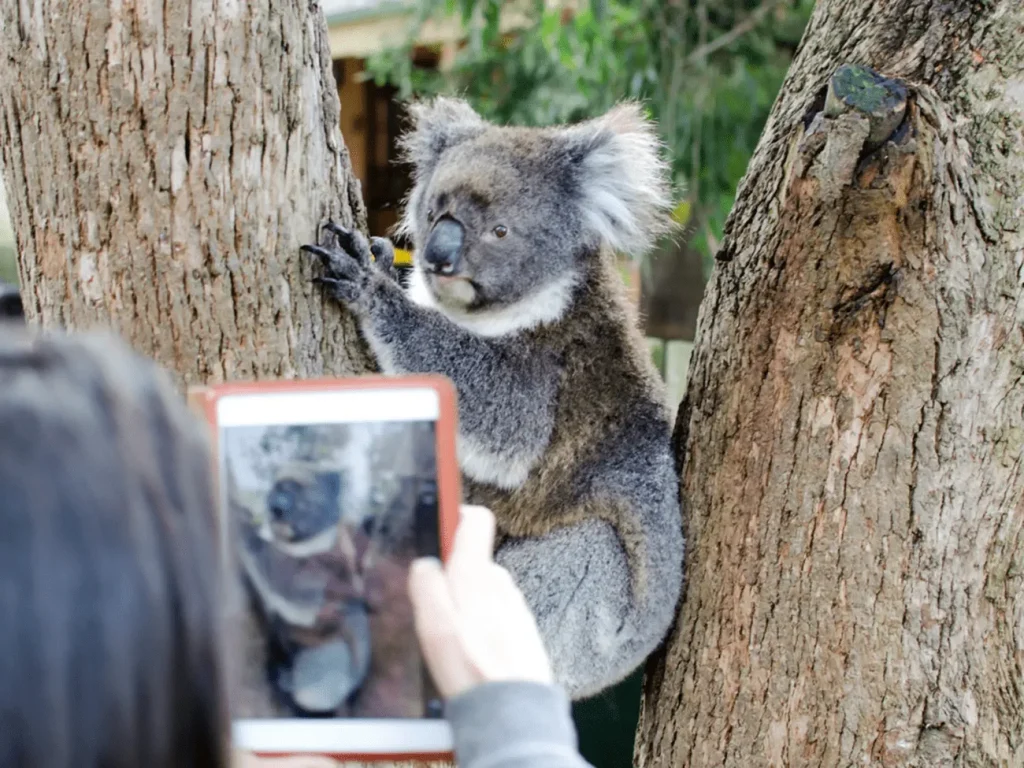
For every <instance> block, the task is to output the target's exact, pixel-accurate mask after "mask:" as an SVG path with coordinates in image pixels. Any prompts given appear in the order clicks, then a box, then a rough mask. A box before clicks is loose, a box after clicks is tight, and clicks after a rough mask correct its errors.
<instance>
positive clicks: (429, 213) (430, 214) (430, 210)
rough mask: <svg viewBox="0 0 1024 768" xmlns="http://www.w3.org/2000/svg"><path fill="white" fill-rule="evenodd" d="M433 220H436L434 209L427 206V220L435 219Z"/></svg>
mask: <svg viewBox="0 0 1024 768" xmlns="http://www.w3.org/2000/svg"><path fill="white" fill-rule="evenodd" d="M433 220H434V209H433V208H427V221H433Z"/></svg>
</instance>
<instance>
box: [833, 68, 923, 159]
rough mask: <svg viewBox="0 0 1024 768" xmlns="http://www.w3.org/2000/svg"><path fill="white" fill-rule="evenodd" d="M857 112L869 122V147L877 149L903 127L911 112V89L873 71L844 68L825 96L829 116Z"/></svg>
mask: <svg viewBox="0 0 1024 768" xmlns="http://www.w3.org/2000/svg"><path fill="white" fill-rule="evenodd" d="M854 110H855V111H856V112H858V113H859V114H861V115H863V116H864V117H866V118H867V119H868V122H869V124H870V130H869V131H868V137H867V141H866V142H865V143H866V145H867V146H868V147H877V146H878V145H880V144H881V143H882V142H884V141H885V140H886V139H888V138H889V136H891V135H892V132H893V131H895V130H896V128H898V127H899V124H900V123H901V122H902V121H903V116H904V115H905V114H906V111H907V85H906V83H904V82H903V81H902V80H895V79H890V78H887V77H883V76H882V75H880V74H879V73H878V72H876V71H875V70H873V69H871V68H869V67H863V66H860V65H856V64H844V65H843V66H841V67H839V69H837V70H836V72H835V74H834V75H832V79H831V80H829V83H828V92H827V94H826V95H825V109H824V112H825V116H826V117H833V118H835V117H839V116H840V115H843V114H845V113H847V112H850V111H854Z"/></svg>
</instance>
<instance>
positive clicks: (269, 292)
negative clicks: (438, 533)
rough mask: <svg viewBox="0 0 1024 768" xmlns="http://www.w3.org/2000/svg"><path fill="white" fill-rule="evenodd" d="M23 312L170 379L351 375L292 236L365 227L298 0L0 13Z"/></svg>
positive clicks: (346, 325)
mask: <svg viewBox="0 0 1024 768" xmlns="http://www.w3.org/2000/svg"><path fill="white" fill-rule="evenodd" d="M0 51H2V55H0V147H2V151H3V155H2V160H3V173H4V179H5V181H6V184H7V189H8V199H9V201H10V207H11V216H12V220H13V224H14V230H15V234H16V237H17V246H18V254H19V271H20V282H21V287H22V295H23V299H24V305H25V312H26V316H27V319H28V320H29V321H30V322H36V323H39V324H41V325H43V326H58V325H59V326H64V327H67V328H75V329H77V328H83V327H87V326H105V327H110V326H112V327H113V328H114V329H115V330H117V331H118V332H119V333H121V334H122V335H123V336H125V337H126V338H127V339H128V340H129V341H130V342H131V343H132V344H133V345H134V346H135V347H136V349H138V350H139V351H140V352H142V353H144V354H147V355H150V356H152V357H154V358H156V359H157V360H158V361H159V362H160V363H162V364H164V365H165V366H167V367H168V368H170V369H171V370H172V371H175V372H176V373H177V374H178V375H179V377H180V380H181V381H183V382H185V383H199V382H217V381H221V380H223V379H225V378H232V379H247V378H260V377H263V376H273V377H290V376H293V375H299V376H310V375H320V374H328V373H346V372H358V371H362V370H365V369H366V368H367V365H368V358H367V357H366V356H365V354H364V352H363V349H364V348H363V346H362V345H361V344H360V343H358V341H357V336H356V334H355V332H354V326H353V325H352V324H351V322H350V320H349V319H348V318H347V317H346V316H343V315H342V313H341V312H340V311H339V310H338V309H337V308H336V306H335V305H333V304H331V303H328V306H326V307H325V306H324V303H323V302H322V300H321V295H320V294H321V292H320V291H319V290H317V286H315V285H312V284H311V283H310V276H311V275H312V274H313V272H312V268H313V265H311V264H310V263H309V262H308V260H304V259H303V258H302V257H301V256H300V255H299V250H298V248H299V245H300V244H301V243H303V242H308V241H309V240H311V239H313V238H314V235H315V232H316V228H317V225H318V224H319V223H320V222H321V221H323V220H325V219H326V218H328V217H337V220H338V221H340V222H342V223H344V224H346V225H351V224H353V223H355V224H356V225H358V226H360V227H361V228H365V212H364V209H363V204H362V201H361V199H360V196H359V190H358V182H357V181H355V180H354V179H353V177H352V173H351V165H350V163H349V158H348V152H347V151H346V149H345V146H344V143H343V141H342V138H341V132H340V128H339V104H338V95H337V90H336V86H335V83H334V77H333V75H332V73H331V66H330V64H331V60H330V52H329V50H328V44H327V28H326V24H325V22H324V19H323V14H322V12H321V11H320V10H319V8H318V7H317V4H315V3H313V2H310V0H275V1H274V2H271V0H246V2H239V1H238V0H232V1H231V2H227V1H225V2H213V1H212V0H198V1H195V2H181V3H171V2H140V3H122V2H121V1H120V0H75V2H67V1H66V0H41V1H40V2H34V3H20V2H13V1H12V2H4V3H2V4H0Z"/></svg>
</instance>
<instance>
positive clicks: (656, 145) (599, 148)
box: [563, 102, 671, 256]
mask: <svg viewBox="0 0 1024 768" xmlns="http://www.w3.org/2000/svg"><path fill="white" fill-rule="evenodd" d="M563 139H564V141H566V142H567V146H566V147H565V149H567V150H568V152H567V154H568V157H569V162H570V163H571V164H572V166H573V168H572V170H571V172H572V174H573V175H574V176H575V177H576V179H578V182H579V185H578V190H579V205H580V210H581V212H582V214H583V222H584V228H585V230H586V232H587V234H588V235H589V236H590V237H592V238H593V239H594V240H595V241H597V242H603V243H604V244H606V245H607V246H609V247H610V248H612V249H613V250H615V251H618V252H620V253H623V254H628V255H633V256H637V255H641V254H643V253H645V252H646V251H647V250H648V249H650V248H651V246H653V245H654V243H655V241H656V240H657V239H658V237H659V236H661V235H662V234H664V233H666V232H667V231H668V230H669V229H671V219H670V218H669V215H668V212H669V209H670V207H671V197H670V195H671V188H670V184H669V176H668V166H667V164H666V163H665V161H664V160H663V159H662V155H661V150H662V145H661V142H660V140H659V139H658V135H657V133H656V132H655V127H654V124H653V123H651V121H650V120H648V119H647V118H646V117H645V116H644V113H643V110H642V108H641V106H640V105H639V104H638V103H635V102H624V103H622V104H619V105H618V106H616V107H614V108H613V109H612V110H610V111H609V112H607V113H605V114H604V115H602V116H601V117H598V118H595V119H593V120H588V121H586V122H583V123H580V124H578V125H574V126H572V127H570V128H567V129H565V132H564V135H563Z"/></svg>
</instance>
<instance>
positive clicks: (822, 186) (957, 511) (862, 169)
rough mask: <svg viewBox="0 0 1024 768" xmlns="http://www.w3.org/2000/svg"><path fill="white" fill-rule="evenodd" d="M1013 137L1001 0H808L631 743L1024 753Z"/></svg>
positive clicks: (740, 224) (700, 410) (696, 378)
mask: <svg viewBox="0 0 1024 768" xmlns="http://www.w3.org/2000/svg"><path fill="white" fill-rule="evenodd" d="M844 65H866V66H868V67H871V68H872V70H874V71H877V72H878V73H881V74H882V75H884V78H882V77H876V76H875V75H874V74H873V73H872V71H871V70H867V69H863V68H860V67H858V66H844ZM1022 142H1024V4H1021V3H1020V2H1019V0H990V1H989V2H976V3H938V2H932V1H931V0H889V1H888V2H869V1H868V0H819V3H818V6H817V8H816V10H815V13H814V15H813V18H812V20H811V22H810V25H809V27H808V29H807V31H806V33H805V36H804V40H803V43H802V44H801V47H800V50H799V52H798V55H797V58H796V60H795V62H794V64H793V66H792V69H791V71H790V74H789V76H788V78H787V80H786V83H785V85H784V86H783V89H782V92H781V94H780V96H779V98H778V100H777V102H776V104H775V107H774V110H773V112H772V115H771V117H770V119H769V121H768V124H767V126H766V129H765V132H764V135H763V137H762V139H761V142H760V145H759V147H758V149H757V152H756V155H755V157H754V158H753V161H752V164H751V166H750V168H749V170H748V172H747V175H746V177H745V180H744V181H743V183H742V184H741V187H740V190H739V195H738V199H737V202H736V206H735V209H734V210H733V212H732V214H731V217H730V220H729V224H728V227H727V235H726V237H725V239H724V242H723V246H722V249H721V252H720V253H719V254H718V260H717V264H716V267H715V271H714V274H713V276H712V278H711V280H710V283H709V285H708V288H707V293H706V295H705V297H704V302H703V305H702V309H701V315H700V321H699V331H698V342H697V346H696V351H695V355H694V360H693V364H692V369H691V379H690V385H689V393H688V395H687V398H686V400H685V402H684V404H683V407H682V408H681V412H680V416H679V420H678V423H677V427H676V442H677V451H678V452H679V455H680V457H681V458H682V462H681V474H682V483H683V493H684V502H685V507H686V528H687V534H688V546H689V558H690V559H689V561H688V565H687V581H688V588H687V591H686V594H685V598H684V601H683V604H682V608H681V613H680V615H679V617H678V620H677V623H676V627H675V629H674V630H673V632H672V635H671V636H670V638H669V640H668V641H667V644H666V648H665V650H664V652H662V653H660V654H659V656H658V657H657V658H656V659H654V660H653V661H652V663H651V664H650V666H649V668H648V678H647V682H646V692H645V700H644V703H643V711H642V716H641V725H640V733H639V741H638V745H637V752H636V760H637V763H638V765H640V766H652V767H653V766H688V767H690V768H708V767H710V766H735V767H736V768H740V767H742V768H757V767H758V766H774V767H778V768H782V767H783V766H787V767H790V768H795V767H797V766H815V767H818V766H821V767H825V766H854V765H857V766H862V765H863V766H867V765H872V766H917V767H919V768H926V767H927V768H933V767H934V768H938V766H979V767H980V766H1006V767H1009V766H1021V765H1024V534H1022V526H1024V458H1022V453H1024V152H1022V146H1024V143H1022Z"/></svg>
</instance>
